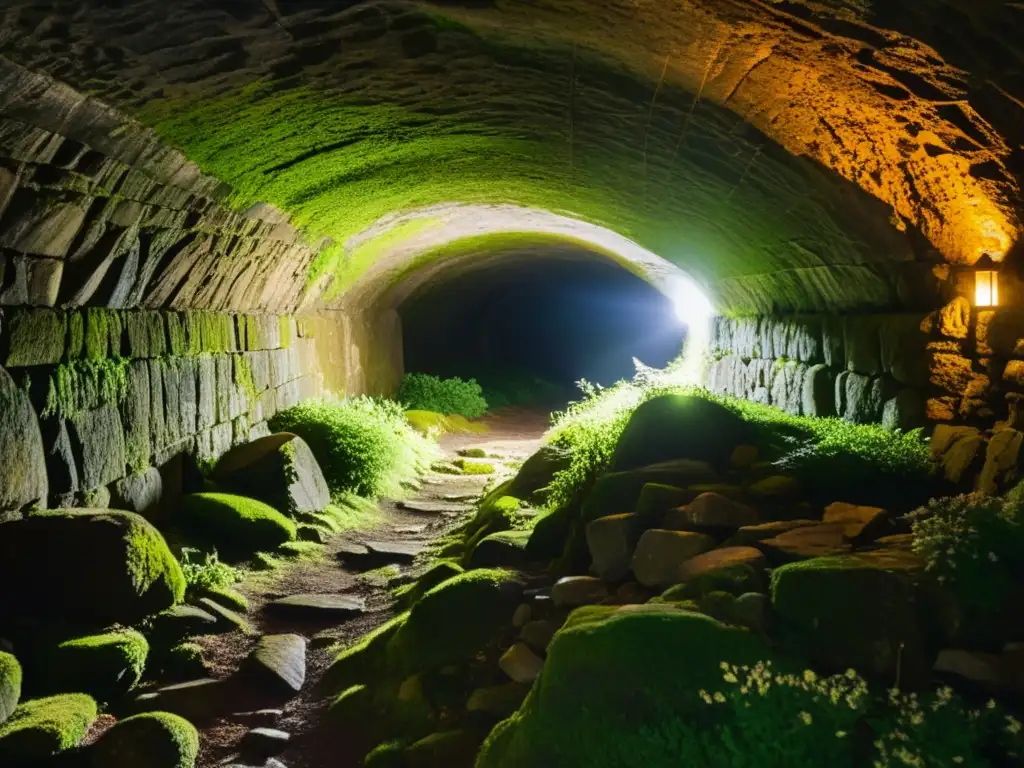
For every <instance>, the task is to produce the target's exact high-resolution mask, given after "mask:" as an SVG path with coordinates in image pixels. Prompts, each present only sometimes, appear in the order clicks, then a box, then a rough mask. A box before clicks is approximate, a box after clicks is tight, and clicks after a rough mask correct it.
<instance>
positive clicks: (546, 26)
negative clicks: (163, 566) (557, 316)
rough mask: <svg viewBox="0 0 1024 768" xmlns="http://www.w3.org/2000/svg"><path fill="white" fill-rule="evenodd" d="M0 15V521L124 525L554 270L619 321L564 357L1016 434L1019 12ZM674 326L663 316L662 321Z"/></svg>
mask: <svg viewBox="0 0 1024 768" xmlns="http://www.w3.org/2000/svg"><path fill="white" fill-rule="evenodd" d="M0 21H2V23H0V519H2V518H10V519H12V520H13V519H18V518H20V517H21V516H22V515H23V514H27V513H28V511H29V510H30V509H31V508H33V507H39V506H41V507H49V508H62V507H76V506H77V507H83V506H84V507H98V508H107V507H111V508H133V507H135V506H138V505H139V504H140V503H142V502H140V501H139V499H140V498H143V497H146V496H147V495H152V494H154V493H157V494H158V493H161V491H160V490H158V489H157V487H158V486H162V487H164V488H165V489H166V488H170V486H171V485H173V484H175V483H177V484H178V485H181V483H182V482H183V481H182V479H181V478H182V477H183V476H185V477H186V482H185V484H186V485H187V475H188V473H189V471H190V469H189V468H190V467H192V466H194V465H195V463H196V462H198V463H200V464H202V463H204V462H206V463H212V462H216V461H217V460H218V459H219V458H220V457H221V456H222V455H224V454H225V453H226V452H228V451H229V450H230V449H232V448H233V447H234V446H238V445H242V444H245V443H247V442H249V441H251V440H254V439H257V438H260V437H264V436H266V435H268V434H269V433H270V431H271V430H270V429H269V428H268V420H269V419H271V417H273V416H274V415H275V414H276V413H278V412H280V411H283V410H285V409H287V408H289V407H292V406H294V405H296V404H299V403H301V402H305V401H308V400H310V399H312V398H316V397H318V396H320V395H322V394H324V393H327V392H333V393H336V394H339V395H360V394H368V395H380V396H392V395H394V393H395V391H396V388H397V387H398V384H399V381H400V380H401V378H402V376H403V374H404V373H405V372H406V371H407V370H414V369H420V368H423V367H425V366H427V365H429V364H430V363H431V362H436V363H438V364H439V365H441V364H442V363H443V365H442V367H444V366H447V368H446V371H445V372H446V373H450V374H452V375H465V376H467V377H468V376H469V375H472V370H463V368H465V367H466V366H465V365H463V363H465V362H466V361H465V360H462V359H460V358H458V356H457V355H454V353H453V349H454V347H455V346H456V345H457V344H468V345H477V346H478V347H479V348H480V351H479V354H480V356H482V357H480V358H479V359H483V358H485V357H486V356H487V354H489V353H488V352H487V351H486V349H485V348H487V349H493V348H495V347H497V348H501V347H502V345H505V347H506V348H507V347H508V345H509V344H510V343H511V342H509V341H508V338H510V337H509V336H508V335H507V334H508V332H507V330H506V331H502V330H501V328H502V327H504V326H501V325H500V323H499V322H498V321H499V320H500V319H501V318H503V317H504V318H506V319H509V322H510V323H511V324H513V325H514V326H515V327H517V328H519V327H522V326H524V325H526V324H528V323H529V322H530V319H531V318H530V317H529V315H530V310H529V309H527V310H526V311H523V312H522V314H521V315H520V314H516V311H517V310H516V309H515V308H516V307H517V306H518V307H520V308H521V307H522V305H523V302H522V300H521V299H517V298H516V297H517V296H519V297H522V296H536V295H539V294H542V293H543V294H544V295H549V296H550V297H551V298H550V303H551V304H552V305H563V304H564V303H565V302H569V301H571V299H570V298H568V296H569V294H567V293H559V291H560V290H562V289H564V288H565V287H566V286H571V285H573V284H574V281H583V282H585V281H586V280H590V281H591V282H592V284H593V285H598V284H600V285H602V286H604V285H606V284H611V285H617V286H619V289H621V290H622V291H623V292H625V293H623V295H624V296H625V295H626V294H627V293H628V295H629V296H630V297H633V298H635V299H636V301H637V302H639V303H640V304H642V305H644V306H646V307H647V314H643V313H640V314H636V315H635V316H630V315H629V312H626V311H623V312H622V319H621V320H620V319H618V318H617V317H616V316H615V313H616V312H617V311H618V310H616V309H615V306H614V305H609V307H608V308H607V309H605V310H602V309H601V308H594V307H590V308H589V309H586V310H582V309H581V310H579V312H582V313H584V315H585V314H586V312H592V313H593V315H592V316H587V317H583V319H581V320H580V323H582V325H581V327H583V328H591V329H594V328H598V327H600V328H604V329H605V330H604V331H601V333H605V334H606V335H605V336H600V338H598V337H597V336H595V339H597V341H595V342H594V346H595V348H598V347H603V346H608V345H611V344H613V343H617V342H616V341H615V340H616V339H618V338H620V337H622V338H625V339H627V341H629V340H632V342H634V343H635V347H636V349H637V350H642V352H635V354H638V355H639V356H640V357H641V358H642V359H643V360H644V362H651V360H653V361H654V362H655V363H656V364H657V365H658V366H659V367H660V366H662V365H664V364H665V363H667V362H668V361H669V360H670V359H671V358H672V357H674V356H675V354H676V353H677V352H678V351H679V349H680V347H681V343H682V342H681V339H682V337H683V336H684V335H686V336H687V346H688V349H690V350H691V351H694V354H699V355H700V358H701V365H700V373H699V375H700V377H701V378H700V381H701V383H702V384H703V385H704V386H706V387H707V388H708V389H710V390H711V391H713V392H716V393H722V394H726V395H730V396H734V397H738V398H742V399H746V400H751V401H754V402H757V403H762V404H765V405H772V406H776V407H778V408H780V409H782V410H784V411H786V412H788V413H790V414H793V415H796V416H816V417H837V418H840V419H843V420H846V421H848V422H853V423H858V424H875V423H877V424H881V425H883V426H885V427H886V428H889V429H893V430H910V429H912V428H916V427H926V428H927V429H928V430H931V429H932V428H934V427H936V426H937V425H943V424H945V425H950V426H972V427H977V428H980V429H988V428H990V427H992V426H993V425H995V424H996V423H997V422H1004V423H1007V424H1008V425H1009V426H1012V427H1018V426H1020V424H1021V423H1024V422H1018V421H1017V420H1018V418H1020V417H1019V415H1018V411H1017V402H1018V400H1019V398H1020V397H1021V395H1022V394H1024V283H1022V279H1024V277H1022V276H1024V272H1022V271H1021V270H1022V266H1024V265H1022V260H1024V245H1022V216H1024V192H1022V185H1024V43H1022V42H1021V41H1022V40H1024V37H1022V30H1024V6H1022V5H1021V4H1020V3H1015V2H1000V1H998V0H978V2H974V3H969V4H968V3H955V2H949V1H948V0H916V1H914V2H911V1H910V0H874V1H872V0H686V1H685V2H665V1H664V0H660V1H659V0H591V1H590V2H585V1H584V0H562V1H561V2H557V3H551V2H542V0H521V1H520V2H511V1H510V0H435V1H434V2H430V1H428V0H344V2H332V1H331V0H177V1H176V2H166V1H160V0H135V1H133V2H129V1H128V0H123V1H121V2H112V1H111V0H68V1H65V0H2V2H0ZM531 281H533V282H531ZM601 281H604V282H601ZM581 284H582V282H581ZM595 290H597V289H595ZM602 290H603V289H602ZM517 291H518V293H516V292H517ZM545 292H546V293H545ZM630 292H631V293H630ZM503 297H504V300H505V303H504V304H502V303H501V302H502V300H503ZM624 300H625V299H624ZM673 307H674V308H675V310H676V311H678V313H679V315H680V317H682V318H683V320H684V321H685V322H686V323H687V325H688V328H687V329H681V328H679V327H677V326H673V325H671V324H669V325H667V326H665V327H661V326H658V320H657V318H658V317H667V316H670V315H672V314H673ZM552 311H554V310H552ZM574 311H575V310H574ZM602 311H604V312H605V316H602V314H601V313H602ZM488 312H490V314H487V313H488ZM510 313H511V314H510ZM564 314H568V311H566V312H565V313H564ZM544 317H545V318H546V317H547V315H544ZM599 321H600V322H599ZM478 325H479V326H481V327H482V326H486V327H487V328H488V329H490V330H488V331H487V334H490V335H487V334H477V335H476V336H473V333H474V330H473V329H474V328H476V327H477V326H478ZM506 325H508V323H506ZM698 326H700V327H698ZM666 328H667V330H666ZM616 329H618V334H619V335H618V336H616ZM492 331H493V332H492ZM537 332H538V333H541V332H542V331H540V330H538V331H537ZM503 333H505V334H506V335H504V336H503V335H502V334H503ZM593 333H595V334H596V333H598V331H596V330H595V331H593ZM470 336H473V339H472V340H470V339H469V337H470ZM585 336H586V331H585V330H584V331H577V332H575V335H573V334H571V333H570V334H569V335H567V336H565V337H564V339H563V341H561V342H558V343H560V344H562V345H563V349H564V350H567V349H569V347H570V345H573V344H576V343H581V340H582V339H583V338H584V337H585ZM559 338H562V337H559ZM624 343H625V342H624ZM529 346H530V344H529V342H526V343H525V347H529ZM626 346H628V344H626ZM474 349H476V347H474ZM549 351H550V350H549ZM555 352H556V354H554V355H551V357H552V360H553V362H552V365H555V363H557V362H564V356H563V355H561V354H560V353H558V348H557V347H556V348H555ZM474 354H476V353H475V352H474ZM633 354H634V351H633V349H632V348H630V350H627V351H626V352H623V353H622V357H623V359H624V360H628V358H629V357H631V356H632V355H633ZM645 355H649V356H650V358H651V359H650V360H649V359H647V358H646V357H645ZM474 361H477V362H478V361H479V360H478V358H473V361H470V362H474ZM460 366H461V367H460ZM470 367H471V366H470ZM449 369H450V370H449ZM588 375H589V374H588ZM595 375H598V374H595ZM616 375H617V374H616ZM565 378H566V379H567V380H571V379H572V376H571V374H570V373H567V374H565ZM1018 448H1019V442H1018ZM168 492H170V491H168Z"/></svg>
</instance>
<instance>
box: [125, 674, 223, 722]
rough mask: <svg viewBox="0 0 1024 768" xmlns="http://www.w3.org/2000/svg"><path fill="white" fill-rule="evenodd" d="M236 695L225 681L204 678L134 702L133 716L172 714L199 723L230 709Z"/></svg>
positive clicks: (174, 686)
mask: <svg viewBox="0 0 1024 768" xmlns="http://www.w3.org/2000/svg"><path fill="white" fill-rule="evenodd" d="M235 694H236V692H235V691H234V690H232V688H231V685H230V684H229V683H228V682H227V681H224V680H213V679H210V678H204V679H200V680H190V681H188V682H185V683H175V684H174V685H165V686H163V687H161V688H157V689H156V690H153V691H147V692H146V693H143V694H141V695H139V696H137V697H136V698H135V701H134V702H133V703H132V707H133V709H134V710H135V711H136V712H173V713H174V714H176V715H181V716H182V717H185V718H188V719H189V720H202V719H205V718H208V717H211V716H212V715H214V714H219V713H220V712H222V711H223V710H224V709H226V708H228V707H229V706H230V702H231V701H232V700H233V698H234V697H235Z"/></svg>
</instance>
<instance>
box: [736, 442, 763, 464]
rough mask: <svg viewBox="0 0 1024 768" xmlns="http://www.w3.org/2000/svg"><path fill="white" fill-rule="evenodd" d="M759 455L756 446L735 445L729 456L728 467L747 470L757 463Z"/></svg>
mask: <svg viewBox="0 0 1024 768" xmlns="http://www.w3.org/2000/svg"><path fill="white" fill-rule="evenodd" d="M759 455H760V451H759V450H758V447H757V446H756V445H737V446H736V447H735V448H734V449H733V451H732V454H731V455H730V456H729V466H730V467H732V468H733V469H747V468H748V467H750V465H751V464H753V463H754V462H755V461H757V457H758V456H759Z"/></svg>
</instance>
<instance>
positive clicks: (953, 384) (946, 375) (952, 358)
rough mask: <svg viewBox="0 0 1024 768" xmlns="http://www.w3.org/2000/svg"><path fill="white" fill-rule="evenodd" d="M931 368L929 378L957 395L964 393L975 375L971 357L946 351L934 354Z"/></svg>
mask: <svg viewBox="0 0 1024 768" xmlns="http://www.w3.org/2000/svg"><path fill="white" fill-rule="evenodd" d="M930 368H931V374H930V376H929V379H928V380H929V381H930V382H931V383H932V384H933V385H935V386H936V387H939V388H940V389H944V390H945V391H946V392H950V393H952V394H955V395H959V394H962V393H963V391H964V389H965V388H966V387H967V384H968V383H969V382H970V381H971V378H972V377H973V375H974V373H973V370H972V363H971V361H970V360H969V359H967V358H966V357H961V356H960V355H951V354H946V353H944V352H938V353H933V354H932V356H931V366H930Z"/></svg>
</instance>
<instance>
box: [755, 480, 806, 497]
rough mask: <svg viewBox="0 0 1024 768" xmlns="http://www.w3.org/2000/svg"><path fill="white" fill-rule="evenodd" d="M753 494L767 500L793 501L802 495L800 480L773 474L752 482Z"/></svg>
mask: <svg viewBox="0 0 1024 768" xmlns="http://www.w3.org/2000/svg"><path fill="white" fill-rule="evenodd" d="M748 490H749V491H750V494H751V495H752V496H756V497H758V498H759V499H763V500H765V501H792V500H793V499H797V498H799V496H800V493H801V488H800V481H799V480H797V479H796V478H795V477H789V476H788V475H772V476H770V477H765V478H762V479H761V480H758V481H757V482H756V483H751V485H750V488H749V489H748Z"/></svg>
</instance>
